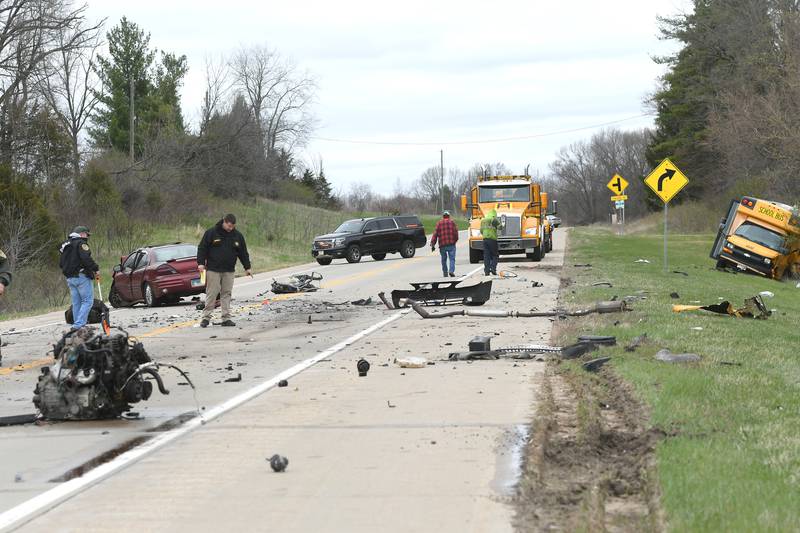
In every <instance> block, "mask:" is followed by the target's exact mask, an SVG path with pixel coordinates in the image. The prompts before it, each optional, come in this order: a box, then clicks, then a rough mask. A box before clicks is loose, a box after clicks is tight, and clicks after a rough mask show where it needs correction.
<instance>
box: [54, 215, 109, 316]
mask: <svg viewBox="0 0 800 533" xmlns="http://www.w3.org/2000/svg"><path fill="white" fill-rule="evenodd" d="M89 235H91V234H90V233H89V228H87V227H86V226H76V227H75V229H73V230H72V233H70V234H69V240H68V241H67V242H65V243H64V244H62V245H61V259H60V260H59V266H60V267H61V272H62V273H63V274H64V277H65V278H67V286H68V287H69V293H70V296H71V298H72V329H73V330H75V329H80V328H82V327H83V326H85V325H86V321H87V320H88V318H89V311H91V310H92V304H93V303H94V287H93V281H94V280H95V279H97V280H99V279H100V273H99V272H100V267H99V266H98V265H97V263H95V261H94V259H92V251H91V250H90V249H89V244H88V242H87V241H88V240H89Z"/></svg>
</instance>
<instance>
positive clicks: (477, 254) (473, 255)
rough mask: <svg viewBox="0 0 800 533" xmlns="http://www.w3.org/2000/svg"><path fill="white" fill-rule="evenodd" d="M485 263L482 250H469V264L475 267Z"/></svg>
mask: <svg viewBox="0 0 800 533" xmlns="http://www.w3.org/2000/svg"><path fill="white" fill-rule="evenodd" d="M481 261H483V252H482V251H481V250H475V249H474V248H470V249H469V262H470V263H472V264H473V265H474V264H476V263H480V262H481Z"/></svg>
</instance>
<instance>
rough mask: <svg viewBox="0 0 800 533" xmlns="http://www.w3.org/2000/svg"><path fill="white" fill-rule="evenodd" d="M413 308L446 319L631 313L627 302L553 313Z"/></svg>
mask: <svg viewBox="0 0 800 533" xmlns="http://www.w3.org/2000/svg"><path fill="white" fill-rule="evenodd" d="M408 303H409V304H411V307H413V308H414V311H416V312H417V314H418V315H420V316H421V317H422V318H444V317H450V316H478V317H491V318H531V317H546V316H586V315H590V314H592V313H600V314H604V313H618V312H622V311H630V308H629V307H628V306H627V304H626V303H625V301H624V300H623V301H606V302H597V303H596V304H594V305H593V306H591V307H588V308H586V309H577V310H573V311H567V310H565V309H555V310H553V311H499V310H497V311H496V310H488V309H487V310H483V309H476V310H471V309H459V310H454V311H441V312H438V313H431V312H429V311H428V310H427V309H425V308H424V307H423V306H422V305H421V304H420V303H419V302H415V301H413V300H409V302H408Z"/></svg>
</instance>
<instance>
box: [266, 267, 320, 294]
mask: <svg viewBox="0 0 800 533" xmlns="http://www.w3.org/2000/svg"><path fill="white" fill-rule="evenodd" d="M321 280H322V274H320V273H318V272H312V273H311V274H295V275H294V276H292V277H290V278H289V281H284V282H281V281H276V280H274V279H273V280H272V292H274V293H275V294H291V293H295V292H314V291H318V290H319V287H317V286H316V285H314V282H315V281H321Z"/></svg>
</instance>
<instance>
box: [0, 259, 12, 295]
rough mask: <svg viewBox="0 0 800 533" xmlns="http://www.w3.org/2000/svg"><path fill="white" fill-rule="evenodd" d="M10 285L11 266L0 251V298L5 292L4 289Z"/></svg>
mask: <svg viewBox="0 0 800 533" xmlns="http://www.w3.org/2000/svg"><path fill="white" fill-rule="evenodd" d="M9 285H11V266H10V265H9V264H8V258H7V257H6V254H5V253H4V252H3V250H0V296H3V294H5V292H6V287H8V286H9Z"/></svg>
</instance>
